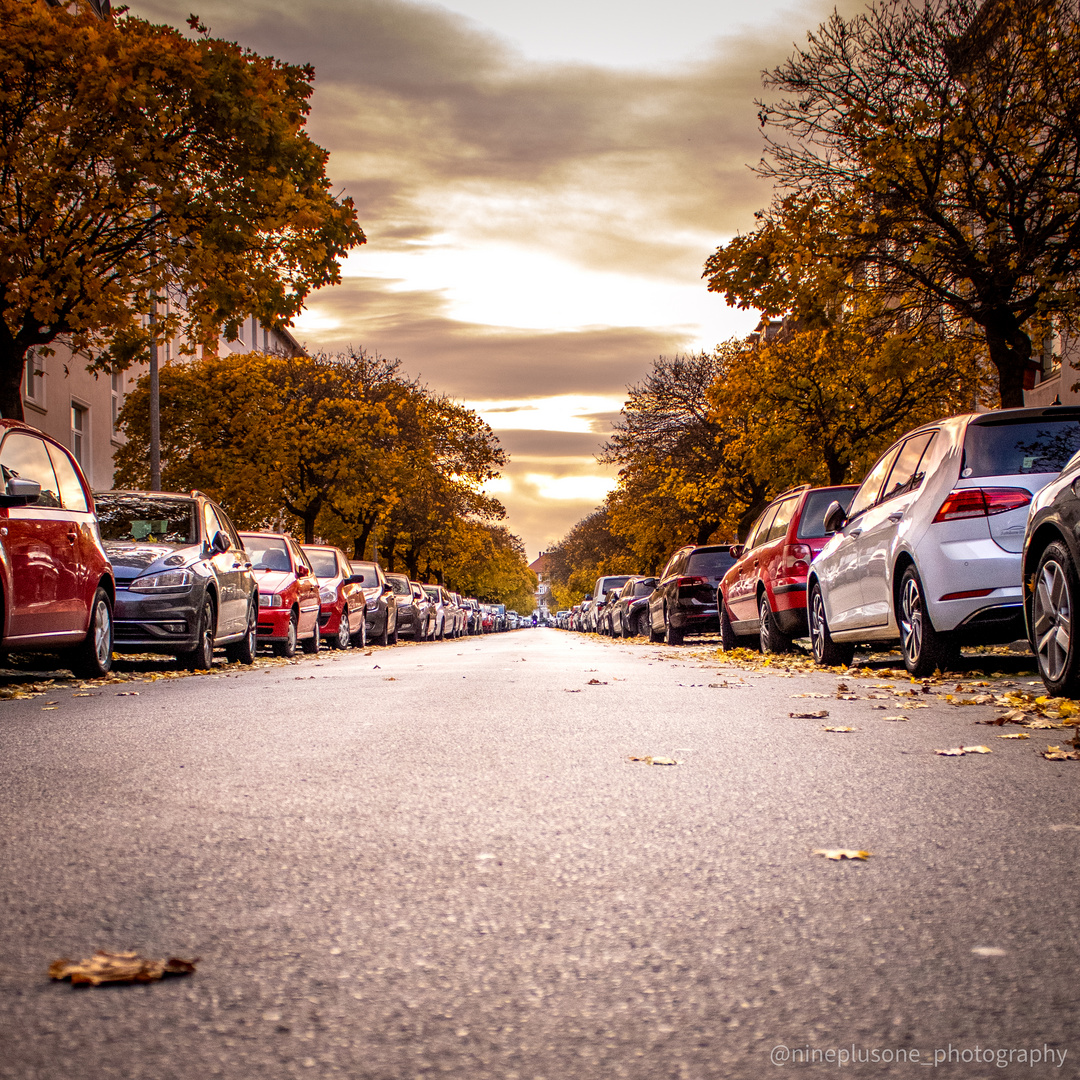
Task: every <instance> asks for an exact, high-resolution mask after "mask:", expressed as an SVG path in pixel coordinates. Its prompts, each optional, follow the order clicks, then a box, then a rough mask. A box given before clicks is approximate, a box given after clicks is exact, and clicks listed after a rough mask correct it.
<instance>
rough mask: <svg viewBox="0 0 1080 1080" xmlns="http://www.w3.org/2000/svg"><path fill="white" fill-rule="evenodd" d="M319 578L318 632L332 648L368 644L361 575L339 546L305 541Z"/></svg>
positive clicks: (306, 550)
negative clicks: (354, 569)
mask: <svg viewBox="0 0 1080 1080" xmlns="http://www.w3.org/2000/svg"><path fill="white" fill-rule="evenodd" d="M301 550H302V551H303V553H304V554H305V555H306V556H307V560H308V562H309V563H310V564H311V568H312V569H313V570H314V571H315V577H316V578H318V581H319V636H320V637H322V638H323V639H324V640H326V641H327V642H329V644H330V646H331V647H332V648H334V649H347V648H348V647H349V646H350V645H353V644H356V645H359V646H360V647H361V648H363V647H364V646H365V645H367V620H366V619H365V618H364V614H365V608H366V597H365V595H364V587H363V585H362V584H361V582H360V577H359V575H357V574H354V573H353V572H352V567H351V566H350V565H349V559H348V557H347V556H346V554H345V552H344V551H342V550H341V548H336V547H329V546H326V545H322V544H319V545H315V544H304V545H302V546H301Z"/></svg>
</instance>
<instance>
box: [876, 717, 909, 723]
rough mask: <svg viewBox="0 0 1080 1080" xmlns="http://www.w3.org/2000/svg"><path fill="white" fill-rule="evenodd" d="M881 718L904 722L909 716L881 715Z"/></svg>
mask: <svg viewBox="0 0 1080 1080" xmlns="http://www.w3.org/2000/svg"><path fill="white" fill-rule="evenodd" d="M881 719H882V720H895V721H896V722H897V723H906V722H907V721H908V720H909V719H910V717H907V716H883V717H882V718H881Z"/></svg>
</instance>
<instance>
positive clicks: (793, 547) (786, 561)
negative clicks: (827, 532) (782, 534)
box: [782, 544, 814, 576]
mask: <svg viewBox="0 0 1080 1080" xmlns="http://www.w3.org/2000/svg"><path fill="white" fill-rule="evenodd" d="M813 557H814V552H813V549H812V548H811V547H810V545H809V544H785V545H784V551H783V560H782V565H783V568H784V569H783V573H784V574H785V575H789V576H794V575H800V574H801V575H805V574H807V573H808V572H809V570H810V560H811V559H813Z"/></svg>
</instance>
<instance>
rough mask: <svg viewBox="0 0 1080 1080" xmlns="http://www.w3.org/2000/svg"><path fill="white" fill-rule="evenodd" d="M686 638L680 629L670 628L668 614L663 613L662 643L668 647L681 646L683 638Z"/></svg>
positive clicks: (683, 631) (676, 627)
mask: <svg viewBox="0 0 1080 1080" xmlns="http://www.w3.org/2000/svg"><path fill="white" fill-rule="evenodd" d="M685 636H686V631H685V630H683V629H682V628H681V627H678V626H672V625H671V618H670V617H669V616H668V613H667V612H666V611H665V612H664V641H665V642H666V643H667V644H668V645H681V644H682V643H683V638H684V637H685Z"/></svg>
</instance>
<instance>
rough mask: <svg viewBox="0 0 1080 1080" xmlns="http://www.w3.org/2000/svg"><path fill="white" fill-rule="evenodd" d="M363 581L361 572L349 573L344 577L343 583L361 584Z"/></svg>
mask: <svg viewBox="0 0 1080 1080" xmlns="http://www.w3.org/2000/svg"><path fill="white" fill-rule="evenodd" d="M363 583H364V575H363V574H350V575H349V576H348V577H347V578H346V579H345V582H344V584H346V585H363Z"/></svg>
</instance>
